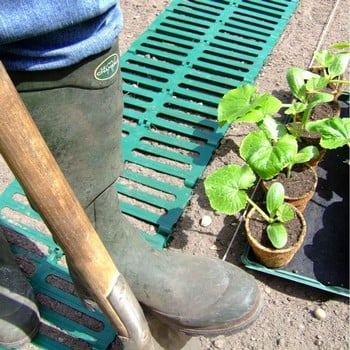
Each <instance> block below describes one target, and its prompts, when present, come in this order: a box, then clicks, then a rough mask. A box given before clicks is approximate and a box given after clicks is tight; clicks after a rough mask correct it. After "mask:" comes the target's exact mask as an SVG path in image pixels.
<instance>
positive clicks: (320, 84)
mask: <svg viewBox="0 0 350 350" xmlns="http://www.w3.org/2000/svg"><path fill="white" fill-rule="evenodd" d="M328 84H329V79H328V78H325V77H321V76H317V77H312V78H311V79H309V80H308V81H307V82H306V91H307V92H308V93H317V92H320V91H321V90H323V89H324V88H325V87H326V86H327V85H328Z"/></svg>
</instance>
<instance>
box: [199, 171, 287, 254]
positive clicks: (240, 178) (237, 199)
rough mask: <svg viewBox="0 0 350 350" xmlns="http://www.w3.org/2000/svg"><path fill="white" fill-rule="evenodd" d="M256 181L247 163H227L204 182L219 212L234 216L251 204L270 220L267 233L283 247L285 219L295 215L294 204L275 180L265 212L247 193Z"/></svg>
mask: <svg viewBox="0 0 350 350" xmlns="http://www.w3.org/2000/svg"><path fill="white" fill-rule="evenodd" d="M255 181H256V176H255V174H254V172H253V170H252V169H251V168H250V167H249V166H248V165H247V164H245V165H243V166H238V165H235V164H231V165H226V166H224V167H222V168H220V169H218V170H216V171H214V172H213V173H212V174H210V175H209V176H208V177H207V178H206V179H205V181H204V188H205V193H206V195H207V197H208V199H209V202H210V205H211V207H212V208H213V209H214V210H217V211H218V212H220V213H223V214H228V215H233V214H236V213H238V212H240V211H241V210H242V209H244V208H245V207H246V206H247V204H248V203H249V204H250V205H252V206H253V207H254V208H255V209H256V210H257V211H258V212H259V214H260V215H261V216H262V218H263V219H264V220H265V221H266V222H267V224H268V225H267V230H266V232H267V236H268V238H269V240H270V242H271V244H272V245H273V246H274V247H275V248H277V249H280V248H283V247H284V246H285V245H286V243H287V240H288V233H287V229H286V227H285V225H284V223H285V222H287V221H289V220H292V219H293V218H294V210H293V207H292V206H291V205H289V204H287V203H285V202H284V188H283V186H282V184H280V183H279V182H275V183H274V184H273V185H271V187H270V188H269V190H268V192H267V194H266V212H265V211H264V210H262V209H261V208H260V207H259V206H258V205H257V204H256V203H255V202H254V201H253V200H252V199H251V198H250V197H249V195H248V193H247V190H248V189H250V188H251V187H252V186H253V185H254V183H255Z"/></svg>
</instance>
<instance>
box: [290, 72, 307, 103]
mask: <svg viewBox="0 0 350 350" xmlns="http://www.w3.org/2000/svg"><path fill="white" fill-rule="evenodd" d="M287 82H288V85H289V88H290V90H291V92H292V94H293V96H295V97H296V98H298V99H299V100H301V101H302V100H303V98H304V96H305V79H304V75H303V72H302V69H300V68H298V67H292V68H289V69H288V70H287Z"/></svg>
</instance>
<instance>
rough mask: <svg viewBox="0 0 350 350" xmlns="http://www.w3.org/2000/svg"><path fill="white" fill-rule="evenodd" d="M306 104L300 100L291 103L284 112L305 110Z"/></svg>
mask: <svg viewBox="0 0 350 350" xmlns="http://www.w3.org/2000/svg"><path fill="white" fill-rule="evenodd" d="M306 108H307V104H306V103H302V102H296V103H293V104H292V105H291V106H290V107H289V108H287V109H286V110H285V112H284V113H285V114H292V115H296V114H299V113H302V112H304V111H305V110H306Z"/></svg>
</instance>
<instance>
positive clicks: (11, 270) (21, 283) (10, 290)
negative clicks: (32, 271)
mask: <svg viewBox="0 0 350 350" xmlns="http://www.w3.org/2000/svg"><path fill="white" fill-rule="evenodd" d="M38 328H39V311H38V308H37V306H36V304H35V300H34V293H33V289H32V287H31V285H30V284H29V282H28V281H27V279H26V278H25V276H24V275H23V274H22V272H21V271H20V269H19V268H18V266H17V264H16V261H15V260H14V257H13V255H12V253H11V251H10V247H9V245H8V243H7V240H6V238H5V237H4V233H3V229H2V227H1V226H0V347H3V348H9V349H10V348H17V347H19V346H22V345H24V344H26V343H29V342H30V341H31V340H32V339H33V338H34V336H35V335H36V333H37V331H38Z"/></svg>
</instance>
